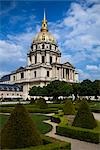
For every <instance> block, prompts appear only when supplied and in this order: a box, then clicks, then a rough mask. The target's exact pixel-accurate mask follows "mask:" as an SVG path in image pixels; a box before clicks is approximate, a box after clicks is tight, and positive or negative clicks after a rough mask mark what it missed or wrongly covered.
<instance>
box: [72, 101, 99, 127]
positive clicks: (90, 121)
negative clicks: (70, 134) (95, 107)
mask: <svg viewBox="0 0 100 150" xmlns="http://www.w3.org/2000/svg"><path fill="white" fill-rule="evenodd" d="M72 125H73V126H75V127H81V128H87V129H93V128H95V127H96V126H97V122H96V120H95V118H94V116H93V114H92V112H91V111H90V108H89V106H88V103H87V101H86V100H82V102H81V104H80V107H79V109H78V112H77V114H76V117H75V119H74V121H73V124H72Z"/></svg>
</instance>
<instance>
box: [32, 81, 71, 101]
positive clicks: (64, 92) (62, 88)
mask: <svg viewBox="0 0 100 150" xmlns="http://www.w3.org/2000/svg"><path fill="white" fill-rule="evenodd" d="M71 94H72V85H71V84H69V83H66V82H64V81H58V80H55V81H52V82H50V84H48V85H47V86H44V87H43V88H42V87H35V86H34V87H32V89H30V91H29V95H30V96H53V99H55V100H57V99H58V97H59V96H69V95H71Z"/></svg>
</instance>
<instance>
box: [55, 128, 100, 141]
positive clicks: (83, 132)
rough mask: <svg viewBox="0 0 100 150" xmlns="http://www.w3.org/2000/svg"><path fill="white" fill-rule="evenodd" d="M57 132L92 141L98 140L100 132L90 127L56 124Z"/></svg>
mask: <svg viewBox="0 0 100 150" xmlns="http://www.w3.org/2000/svg"><path fill="white" fill-rule="evenodd" d="M57 134H59V135H63V136H66V137H70V138H75V139H79V140H82V141H87V142H92V143H99V142H100V133H99V132H96V131H93V130H90V129H84V128H79V127H73V126H62V127H61V126H57Z"/></svg>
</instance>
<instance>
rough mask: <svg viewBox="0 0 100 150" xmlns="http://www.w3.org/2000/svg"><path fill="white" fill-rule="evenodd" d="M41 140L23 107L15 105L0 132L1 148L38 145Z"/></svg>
mask: <svg viewBox="0 0 100 150" xmlns="http://www.w3.org/2000/svg"><path fill="white" fill-rule="evenodd" d="M40 144H42V140H41V137H40V134H39V133H38V131H37V129H36V127H35V125H34V123H33V120H32V119H31V117H30V116H29V114H28V112H27V111H26V109H25V108H24V106H23V105H21V104H17V105H16V106H15V109H14V110H13V111H12V113H11V115H10V117H9V119H8V121H7V123H6V124H5V125H4V128H3V129H2V131H1V144H0V145H1V148H3V149H15V148H24V147H28V146H34V145H40Z"/></svg>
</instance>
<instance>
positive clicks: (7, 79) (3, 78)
mask: <svg viewBox="0 0 100 150" xmlns="http://www.w3.org/2000/svg"><path fill="white" fill-rule="evenodd" d="M9 80H10V74H9V75H5V76H3V77H1V79H0V82H3V81H9Z"/></svg>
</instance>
